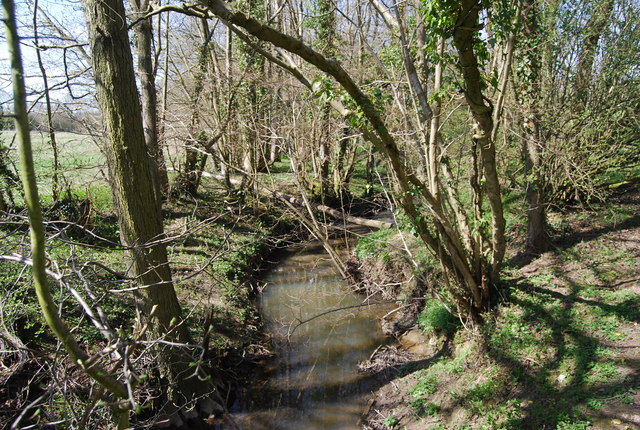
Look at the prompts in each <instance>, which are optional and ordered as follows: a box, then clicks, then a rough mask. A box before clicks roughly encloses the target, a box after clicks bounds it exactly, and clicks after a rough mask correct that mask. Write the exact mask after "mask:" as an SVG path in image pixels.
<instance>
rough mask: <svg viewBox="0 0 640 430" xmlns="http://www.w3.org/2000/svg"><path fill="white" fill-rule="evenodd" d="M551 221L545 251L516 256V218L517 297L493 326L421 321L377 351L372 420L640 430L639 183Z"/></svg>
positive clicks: (513, 292)
mask: <svg viewBox="0 0 640 430" xmlns="http://www.w3.org/2000/svg"><path fill="white" fill-rule="evenodd" d="M550 224H551V225H552V227H553V228H554V234H553V250H552V251H550V252H547V253H545V254H543V255H541V256H539V257H537V258H532V257H530V256H523V255H515V253H514V250H517V249H522V243H521V242H520V240H519V238H521V237H522V228H523V226H522V225H515V226H513V227H512V229H511V241H510V248H511V251H512V258H511V260H510V261H509V262H508V264H507V267H506V268H505V270H504V272H503V280H504V285H505V290H506V296H507V297H506V300H504V301H503V303H502V304H500V305H499V309H498V312H497V313H496V315H495V316H492V317H491V318H490V319H489V323H488V324H487V327H486V328H485V329H483V330H481V331H480V332H478V333H476V334H470V332H468V331H464V330H458V331H457V333H451V334H449V335H443V334H437V333H431V334H425V333H424V331H423V330H420V329H419V328H418V327H414V328H413V329H412V330H410V331H409V332H408V333H407V334H405V335H404V336H403V337H402V338H401V342H400V344H401V347H400V349H397V350H395V351H389V350H387V351H382V352H381V357H380V358H374V359H373V361H374V362H375V361H376V360H378V361H379V363H378V366H376V373H377V374H378V375H379V376H380V378H379V379H380V384H381V386H380V388H379V389H378V390H377V392H375V393H374V397H373V399H372V400H371V402H370V407H369V410H368V413H367V416H366V419H365V420H364V425H363V427H364V428H365V429H416V430H417V429H564V430H567V429H575V430H578V429H612V430H613V429H640V326H639V322H640V294H639V293H640V190H639V189H638V187H636V188H635V189H632V190H628V191H626V192H619V193H618V194H617V195H615V196H612V198H611V199H610V200H609V201H608V202H607V203H606V204H599V205H597V206H596V207H593V208H591V209H590V210H584V209H577V208H576V209H575V210H566V211H565V212H564V213H553V214H551V216H550ZM420 343H423V344H422V346H420V345H419V344H420ZM385 354H386V356H385Z"/></svg>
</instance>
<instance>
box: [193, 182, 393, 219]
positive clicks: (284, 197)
mask: <svg viewBox="0 0 640 430" xmlns="http://www.w3.org/2000/svg"><path fill="white" fill-rule="evenodd" d="M201 174H202V176H203V177H205V178H213V179H217V180H219V181H224V180H225V177H224V175H218V174H215V173H209V172H201ZM229 182H230V183H231V184H232V185H242V181H241V180H240V179H236V178H229ZM263 194H264V195H267V192H264V193H263ZM268 195H270V196H275V197H277V198H279V199H280V200H284V201H286V202H289V203H291V204H292V205H295V206H299V207H304V206H305V204H304V201H303V200H302V199H299V198H297V197H292V196H289V195H287V194H284V193H281V192H279V191H270V192H268ZM310 204H311V207H312V208H313V209H314V210H317V211H318V212H322V213H324V214H327V215H329V216H332V217H334V218H337V219H340V220H343V221H346V222H348V223H351V224H355V225H361V226H364V227H371V228H391V227H393V223H391V222H388V221H378V220H375V219H368V218H360V217H356V216H351V215H347V214H345V213H344V212H342V211H339V210H337V209H333V208H331V207H329V206H326V205H321V204H316V203H310Z"/></svg>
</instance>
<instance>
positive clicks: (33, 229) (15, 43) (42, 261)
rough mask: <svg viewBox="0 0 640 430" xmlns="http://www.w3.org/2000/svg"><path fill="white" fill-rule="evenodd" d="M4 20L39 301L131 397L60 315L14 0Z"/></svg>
mask: <svg viewBox="0 0 640 430" xmlns="http://www.w3.org/2000/svg"><path fill="white" fill-rule="evenodd" d="M2 8H3V21H4V24H5V34H6V36H7V45H8V46H9V58H10V60H11V74H12V81H13V97H14V100H13V101H14V116H15V124H16V136H17V140H18V145H19V148H18V152H19V157H20V179H21V181H22V187H23V189H24V201H25V203H26V205H27V212H28V217H29V230H30V236H31V266H32V274H33V283H34V285H35V292H36V295H37V297H38V303H39V304H40V308H41V309H42V314H43V316H44V319H45V321H46V322H47V325H48V326H49V328H50V329H51V330H52V331H53V333H54V335H55V336H56V337H57V338H58V340H59V341H60V343H61V344H62V345H63V347H64V349H65V350H66V351H67V353H68V354H69V358H70V359H71V362H72V363H73V364H74V365H76V366H78V367H80V368H81V369H82V370H83V371H84V372H85V373H87V374H88V375H89V376H90V377H91V378H92V379H93V380H95V381H96V382H98V383H99V384H100V385H102V386H103V387H104V388H106V389H107V390H109V391H110V392H111V393H113V394H114V395H115V396H117V397H118V398H119V399H127V398H128V393H127V388H126V387H125V385H124V384H123V383H122V382H120V381H118V380H117V379H116V378H115V377H114V376H112V375H110V374H109V373H108V371H107V370H106V369H104V368H103V367H102V366H101V365H100V364H98V363H96V362H93V363H91V361H90V358H89V356H88V355H87V353H86V352H85V350H84V349H83V348H81V347H80V345H79V344H78V343H77V342H76V340H75V338H74V336H73V334H72V333H71V331H70V330H69V327H68V326H67V325H66V324H65V323H64V321H63V320H62V319H61V318H60V316H59V315H58V306H57V305H56V304H55V302H54V301H53V296H52V294H51V290H50V289H49V280H48V279H47V273H46V266H47V261H46V256H45V235H44V225H43V222H42V209H41V207H40V199H39V196H38V186H37V183H36V173H35V169H34V162H33V151H32V148H31V134H30V129H29V118H28V111H27V103H26V92H25V87H24V70H23V67H22V57H21V54H20V44H19V37H18V31H17V28H16V20H15V6H14V4H13V0H3V1H2ZM114 410H115V414H116V417H115V422H116V423H117V424H116V427H117V428H118V430H120V429H122V430H124V429H125V428H128V427H129V419H128V411H126V409H117V408H114Z"/></svg>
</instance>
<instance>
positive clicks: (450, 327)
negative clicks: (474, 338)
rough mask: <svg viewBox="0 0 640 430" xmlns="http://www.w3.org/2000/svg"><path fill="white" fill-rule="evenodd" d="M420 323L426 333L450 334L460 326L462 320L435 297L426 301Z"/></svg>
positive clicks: (419, 318)
mask: <svg viewBox="0 0 640 430" xmlns="http://www.w3.org/2000/svg"><path fill="white" fill-rule="evenodd" d="M418 325H419V326H420V328H421V329H422V331H423V332H424V333H435V334H444V335H449V334H452V333H454V332H455V331H456V330H457V329H458V328H459V327H460V321H459V320H458V319H457V318H456V317H455V316H453V315H452V314H451V312H449V310H448V309H447V307H446V306H445V305H444V304H443V303H442V302H440V301H439V300H436V299H433V300H429V301H427V302H426V303H425V306H424V309H423V310H422V312H421V313H420V315H419V316H418Z"/></svg>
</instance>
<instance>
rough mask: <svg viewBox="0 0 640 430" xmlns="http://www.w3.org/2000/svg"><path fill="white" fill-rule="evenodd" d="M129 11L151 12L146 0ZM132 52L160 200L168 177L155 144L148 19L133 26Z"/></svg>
mask: <svg viewBox="0 0 640 430" xmlns="http://www.w3.org/2000/svg"><path fill="white" fill-rule="evenodd" d="M130 3H131V8H132V9H133V11H134V12H135V13H136V15H144V14H146V13H147V12H149V11H150V10H151V8H150V7H149V1H148V0H130ZM134 31H135V34H136V49H137V54H138V76H139V78H140V94H141V99H142V100H141V101H142V123H143V127H144V140H145V142H146V144H147V149H148V151H149V155H150V161H151V162H152V163H153V164H152V166H151V171H152V173H153V174H154V183H155V187H156V190H157V193H158V199H159V200H160V201H162V200H164V199H165V198H166V197H167V195H168V193H169V177H168V176H167V166H166V164H165V161H164V154H163V152H162V148H161V147H160V145H159V141H158V135H159V133H158V97H157V95H156V83H155V78H156V74H155V72H154V67H153V51H152V49H151V41H152V39H153V27H152V22H151V18H147V19H143V20H142V21H140V22H138V23H137V24H136V25H135V26H134Z"/></svg>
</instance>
